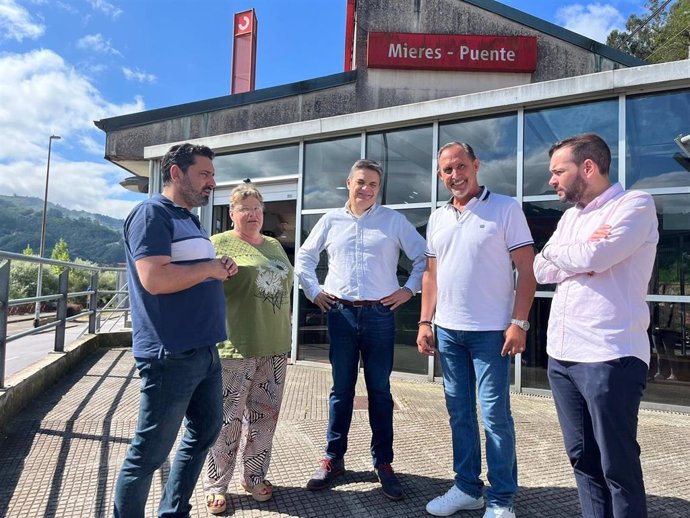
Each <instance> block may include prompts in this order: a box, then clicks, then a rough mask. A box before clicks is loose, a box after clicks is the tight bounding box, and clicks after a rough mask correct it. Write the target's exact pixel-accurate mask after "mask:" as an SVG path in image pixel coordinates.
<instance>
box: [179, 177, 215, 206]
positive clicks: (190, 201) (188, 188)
mask: <svg viewBox="0 0 690 518" xmlns="http://www.w3.org/2000/svg"><path fill="white" fill-rule="evenodd" d="M204 190H205V189H204ZM180 195H181V196H182V198H184V200H185V203H186V204H187V205H188V206H189V207H203V206H204V205H208V201H209V199H210V198H211V196H210V195H209V196H206V195H205V194H204V193H203V191H202V192H199V191H195V190H194V188H193V187H192V185H191V182H190V181H189V179H188V178H187V176H186V175H185V176H184V180H183V181H182V182H181V184H180Z"/></svg>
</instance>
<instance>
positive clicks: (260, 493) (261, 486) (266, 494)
mask: <svg viewBox="0 0 690 518" xmlns="http://www.w3.org/2000/svg"><path fill="white" fill-rule="evenodd" d="M242 488H243V489H244V490H245V491H246V492H247V493H251V494H252V498H253V499H254V500H256V501H257V502H265V501H267V500H270V499H271V498H272V497H273V484H271V483H270V482H269V481H268V480H264V481H263V482H259V483H258V484H256V485H254V486H252V487H250V486H248V485H247V484H245V483H244V482H242Z"/></svg>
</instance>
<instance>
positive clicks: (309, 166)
mask: <svg viewBox="0 0 690 518" xmlns="http://www.w3.org/2000/svg"><path fill="white" fill-rule="evenodd" d="M360 142H361V138H360V137H359V135H358V136H356V137H345V138H339V139H334V140H326V141H321V142H307V143H306V144H305V145H304V198H303V201H302V208H304V209H327V208H334V207H342V206H344V205H345V202H346V201H347V188H346V187H345V182H346V180H347V175H348V174H349V173H350V168H351V167H352V164H354V163H355V162H356V161H357V160H359V158H360V154H361V145H360Z"/></svg>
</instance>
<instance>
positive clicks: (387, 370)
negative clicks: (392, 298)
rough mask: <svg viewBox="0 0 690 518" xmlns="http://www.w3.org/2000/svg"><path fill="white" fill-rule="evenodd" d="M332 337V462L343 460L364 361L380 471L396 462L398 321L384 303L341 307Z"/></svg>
mask: <svg viewBox="0 0 690 518" xmlns="http://www.w3.org/2000/svg"><path fill="white" fill-rule="evenodd" d="M328 334H329V337H330V342H331V346H330V350H329V353H328V357H329V359H330V361H331V373H332V375H333V388H331V394H330V397H329V398H328V431H327V432H326V440H327V442H328V444H327V445H326V457H328V458H330V459H342V458H343V456H344V455H345V452H346V451H347V435H348V432H349V431H350V423H351V421H352V409H353V402H354V397H355V385H356V384H357V372H358V368H359V357H360V354H361V356H362V362H363V363H364V381H365V382H366V385H367V395H368V399H369V426H370V427H371V435H372V436H371V456H372V460H373V462H374V466H375V467H378V466H379V465H381V464H390V463H391V462H393V397H392V396H391V386H390V375H391V371H392V370H393V342H394V339H395V317H394V314H393V312H392V311H391V310H390V309H389V308H387V307H386V306H384V305H383V304H376V305H373V306H365V307H356V308H355V307H350V306H344V305H342V304H340V303H338V304H335V305H334V306H333V307H332V308H331V310H330V311H329V312H328Z"/></svg>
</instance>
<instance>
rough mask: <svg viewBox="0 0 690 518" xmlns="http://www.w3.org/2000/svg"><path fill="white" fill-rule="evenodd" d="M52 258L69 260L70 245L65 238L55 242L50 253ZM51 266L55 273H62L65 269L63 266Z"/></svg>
mask: <svg viewBox="0 0 690 518" xmlns="http://www.w3.org/2000/svg"><path fill="white" fill-rule="evenodd" d="M50 258H51V259H55V260H56V261H65V262H69V260H70V259H69V247H68V246H67V242H66V241H65V240H64V239H62V238H60V239H59V240H58V242H57V243H55V246H54V247H53V251H52V252H51V253H50ZM51 268H52V270H53V271H54V272H55V275H60V273H62V271H63V270H64V269H65V268H64V267H63V266H51Z"/></svg>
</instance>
